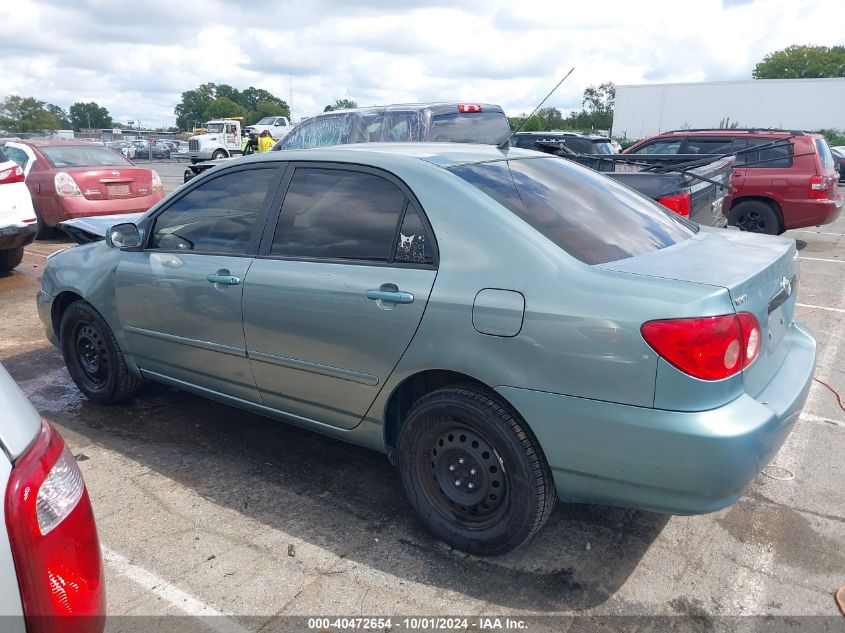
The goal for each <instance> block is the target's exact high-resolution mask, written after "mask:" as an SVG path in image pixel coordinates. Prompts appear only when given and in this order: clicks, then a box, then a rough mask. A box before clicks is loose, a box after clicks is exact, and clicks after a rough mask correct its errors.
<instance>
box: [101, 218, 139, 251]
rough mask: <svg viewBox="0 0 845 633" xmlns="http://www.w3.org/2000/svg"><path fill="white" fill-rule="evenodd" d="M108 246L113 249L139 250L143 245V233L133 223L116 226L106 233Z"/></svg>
mask: <svg viewBox="0 0 845 633" xmlns="http://www.w3.org/2000/svg"><path fill="white" fill-rule="evenodd" d="M106 244H108V245H109V246H111V247H112V248H137V247H138V246H140V245H141V232H140V231H139V230H138V227H137V226H135V225H134V224H132V223H131V222H125V223H124V224H115V225H114V226H113V227H111V228H110V229H109V230H108V232H107V233H106Z"/></svg>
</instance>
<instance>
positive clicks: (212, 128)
mask: <svg viewBox="0 0 845 633" xmlns="http://www.w3.org/2000/svg"><path fill="white" fill-rule="evenodd" d="M205 131H206V132H207V133H209V134H214V133H215V132H222V131H223V124H222V123H209V124H208V127H207V128H206V129H205Z"/></svg>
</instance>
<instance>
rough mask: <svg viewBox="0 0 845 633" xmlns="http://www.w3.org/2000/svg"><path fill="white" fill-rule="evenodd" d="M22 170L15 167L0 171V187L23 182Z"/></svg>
mask: <svg viewBox="0 0 845 633" xmlns="http://www.w3.org/2000/svg"><path fill="white" fill-rule="evenodd" d="M23 181H24V175H23V169H21V168H20V167H18V166H17V165H15V166H14V167H9V168H8V169H4V170H3V171H0V185H11V184H13V183H16V182H23Z"/></svg>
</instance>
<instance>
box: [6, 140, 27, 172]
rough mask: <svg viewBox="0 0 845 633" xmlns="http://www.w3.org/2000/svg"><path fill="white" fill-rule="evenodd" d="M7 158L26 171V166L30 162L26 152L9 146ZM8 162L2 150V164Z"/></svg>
mask: <svg viewBox="0 0 845 633" xmlns="http://www.w3.org/2000/svg"><path fill="white" fill-rule="evenodd" d="M6 156H8V160H13V161H15V162H16V163H17V164H18V166H19V167H20V168H21V169H26V164H27V163H28V162H29V156H27V155H26V152H25V151H23V150H22V149H19V148H17V147H10V146H8V145H7V146H6ZM6 160H7V159H6V158H5V157H4V156H3V150H2V149H0V163H3V162H5V161H6Z"/></svg>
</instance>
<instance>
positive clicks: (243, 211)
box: [149, 168, 277, 255]
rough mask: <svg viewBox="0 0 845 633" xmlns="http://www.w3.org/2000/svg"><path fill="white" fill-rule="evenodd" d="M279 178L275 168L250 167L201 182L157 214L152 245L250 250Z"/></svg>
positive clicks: (232, 252) (221, 251)
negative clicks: (268, 200)
mask: <svg viewBox="0 0 845 633" xmlns="http://www.w3.org/2000/svg"><path fill="white" fill-rule="evenodd" d="M276 177H277V170H276V169H275V168H263V169H249V170H242V171H235V172H229V173H227V174H223V175H222V176H219V177H217V178H214V179H213V180H209V181H206V182H204V183H202V184H201V185H200V186H198V187H197V188H196V189H193V190H192V191H190V192H188V193H187V194H186V195H184V196H182V197H181V198H179V200H177V201H176V202H174V203H173V204H172V205H170V206H169V207H167V209H165V210H164V211H163V212H162V213H161V214H160V215H159V216H158V217H157V218H156V220H155V226H154V227H153V233H152V236H151V240H150V244H149V248H160V249H166V250H180V251H181V250H185V251H200V252H203V253H219V254H230V255H244V254H247V253H248V252H249V246H250V243H251V241H252V238H253V235H254V233H255V231H256V230H257V224H258V222H259V219H260V217H261V215H262V212H263V210H264V207H265V206H266V204H267V199H268V197H269V196H272V194H273V191H274V189H275V186H274V185H275V183H276Z"/></svg>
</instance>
